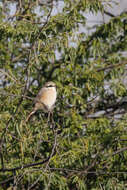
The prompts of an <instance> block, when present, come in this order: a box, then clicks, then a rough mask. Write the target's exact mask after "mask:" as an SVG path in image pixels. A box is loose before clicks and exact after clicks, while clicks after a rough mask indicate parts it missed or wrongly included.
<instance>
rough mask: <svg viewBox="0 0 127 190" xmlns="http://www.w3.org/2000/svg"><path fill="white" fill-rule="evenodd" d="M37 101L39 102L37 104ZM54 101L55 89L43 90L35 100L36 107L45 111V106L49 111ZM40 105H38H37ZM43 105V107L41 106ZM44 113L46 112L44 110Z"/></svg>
mask: <svg viewBox="0 0 127 190" xmlns="http://www.w3.org/2000/svg"><path fill="white" fill-rule="evenodd" d="M38 100H39V101H40V102H38ZM55 101H56V89H55V87H53V88H43V89H42V90H41V91H40V92H39V94H38V96H37V98H36V107H40V108H41V109H44V110H45V106H46V107H47V109H48V110H51V109H52V107H53V105H54V104H55ZM39 104H40V105H39ZM43 105H45V106H43ZM45 111H46V110H45Z"/></svg>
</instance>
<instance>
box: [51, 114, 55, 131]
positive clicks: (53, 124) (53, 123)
mask: <svg viewBox="0 0 127 190" xmlns="http://www.w3.org/2000/svg"><path fill="white" fill-rule="evenodd" d="M51 119H52V120H51V122H52V126H53V128H54V126H55V122H54V119H53V111H52V112H51Z"/></svg>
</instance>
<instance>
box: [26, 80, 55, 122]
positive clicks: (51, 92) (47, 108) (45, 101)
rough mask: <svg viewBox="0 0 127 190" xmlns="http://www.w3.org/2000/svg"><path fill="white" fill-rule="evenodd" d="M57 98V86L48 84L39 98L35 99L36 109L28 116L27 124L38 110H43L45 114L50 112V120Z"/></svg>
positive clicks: (51, 83)
mask: <svg viewBox="0 0 127 190" xmlns="http://www.w3.org/2000/svg"><path fill="white" fill-rule="evenodd" d="M56 97H57V91H56V84H55V83H54V82H52V81H49V82H46V83H45V85H44V86H43V87H42V88H41V89H40V91H39V92H38V94H37V96H36V97H35V99H34V108H33V110H32V111H31V112H30V114H29V115H28V116H27V118H26V122H28V120H29V119H30V117H31V116H32V115H33V114H34V113H35V112H36V111H37V110H43V111H44V112H48V119H49V117H50V113H51V112H52V110H53V108H54V104H55V102H56Z"/></svg>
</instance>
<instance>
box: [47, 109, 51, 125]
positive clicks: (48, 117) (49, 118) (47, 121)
mask: <svg viewBox="0 0 127 190" xmlns="http://www.w3.org/2000/svg"><path fill="white" fill-rule="evenodd" d="M50 113H51V112H50V111H49V112H48V120H47V123H48V124H49V122H50Z"/></svg>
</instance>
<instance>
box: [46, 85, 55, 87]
mask: <svg viewBox="0 0 127 190" xmlns="http://www.w3.org/2000/svg"><path fill="white" fill-rule="evenodd" d="M47 87H55V85H49V86H47Z"/></svg>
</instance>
